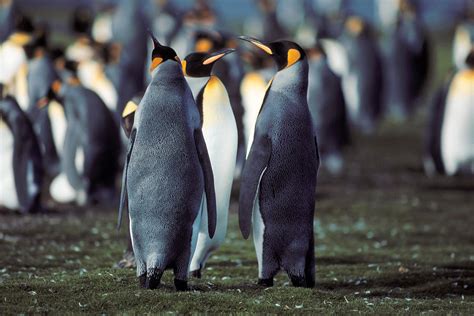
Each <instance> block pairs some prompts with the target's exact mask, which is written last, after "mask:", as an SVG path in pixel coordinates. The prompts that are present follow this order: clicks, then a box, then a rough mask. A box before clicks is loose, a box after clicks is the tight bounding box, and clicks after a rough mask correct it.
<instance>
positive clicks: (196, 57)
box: [181, 48, 235, 77]
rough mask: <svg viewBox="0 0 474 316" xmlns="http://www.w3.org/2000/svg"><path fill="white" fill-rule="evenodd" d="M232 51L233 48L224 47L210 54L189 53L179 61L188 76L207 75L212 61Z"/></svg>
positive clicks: (209, 72) (210, 69)
mask: <svg viewBox="0 0 474 316" xmlns="http://www.w3.org/2000/svg"><path fill="white" fill-rule="evenodd" d="M234 51H235V49H231V48H226V49H221V50H218V51H217V52H214V53H211V54H208V53H191V54H189V55H188V56H186V58H185V59H184V60H183V61H182V62H181V66H182V67H183V73H184V75H185V76H188V77H209V76H210V75H211V71H212V66H213V65H214V63H215V62H216V61H218V60H219V59H221V58H222V57H224V56H225V55H227V54H230V53H232V52H234Z"/></svg>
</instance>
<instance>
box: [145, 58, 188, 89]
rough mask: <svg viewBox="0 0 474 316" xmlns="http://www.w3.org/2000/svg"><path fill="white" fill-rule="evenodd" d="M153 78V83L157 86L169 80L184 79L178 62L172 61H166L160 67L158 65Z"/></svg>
mask: <svg viewBox="0 0 474 316" xmlns="http://www.w3.org/2000/svg"><path fill="white" fill-rule="evenodd" d="M151 77H152V79H151V82H152V83H155V84H156V83H160V82H164V81H167V80H169V81H173V80H176V79H179V78H184V76H183V70H182V69H181V66H180V65H178V63H177V62H175V61H172V60H166V61H164V62H163V63H161V64H160V65H158V67H156V68H155V69H154V70H153V71H152V72H151Z"/></svg>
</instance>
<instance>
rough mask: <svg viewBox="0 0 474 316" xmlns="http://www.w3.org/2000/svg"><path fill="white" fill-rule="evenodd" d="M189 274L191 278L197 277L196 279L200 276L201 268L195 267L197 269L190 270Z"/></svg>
mask: <svg viewBox="0 0 474 316" xmlns="http://www.w3.org/2000/svg"><path fill="white" fill-rule="evenodd" d="M191 275H192V276H193V278H197V279H200V278H201V276H202V275H201V269H197V270H194V271H191Z"/></svg>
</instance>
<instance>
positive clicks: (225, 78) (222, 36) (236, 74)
mask: <svg viewBox="0 0 474 316" xmlns="http://www.w3.org/2000/svg"><path fill="white" fill-rule="evenodd" d="M194 46H195V50H196V52H199V53H212V52H216V51H218V50H221V49H225V48H227V49H234V50H236V51H235V53H234V54H230V55H227V56H225V57H224V58H223V59H222V60H221V61H220V62H219V63H217V64H216V65H215V66H214V67H213V74H215V75H216V76H217V77H219V79H220V80H221V81H222V83H223V84H224V85H225V87H226V88H227V93H228V95H229V100H230V104H231V106H232V111H233V112H234V117H235V121H236V124H237V133H238V141H239V145H238V148H237V166H236V174H235V176H236V177H238V176H239V175H240V172H241V170H242V167H243V163H244V161H245V137H244V127H243V115H244V108H243V106H242V105H243V104H242V96H241V94H240V84H241V82H242V79H243V77H244V69H243V66H242V63H241V60H240V54H239V51H238V50H237V49H238V47H237V43H236V40H235V38H234V36H233V35H231V34H227V33H224V32H217V31H208V30H207V31H206V30H200V31H199V32H196V34H195V45H194ZM201 87H202V85H201Z"/></svg>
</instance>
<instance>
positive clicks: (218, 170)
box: [202, 104, 237, 237]
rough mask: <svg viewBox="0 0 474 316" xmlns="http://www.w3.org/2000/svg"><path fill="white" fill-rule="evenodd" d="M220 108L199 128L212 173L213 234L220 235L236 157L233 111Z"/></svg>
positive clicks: (228, 107) (225, 218)
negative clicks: (214, 221)
mask: <svg viewBox="0 0 474 316" xmlns="http://www.w3.org/2000/svg"><path fill="white" fill-rule="evenodd" d="M219 108H220V109H218V111H219V112H220V113H214V114H215V115H216V116H217V118H215V121H214V122H212V124H208V123H207V122H204V125H203V128H202V132H203V135H204V140H205V141H206V146H207V151H208V153H209V159H210V160H211V166H212V171H213V174H214V185H215V190H216V203H217V230H218V231H217V232H216V237H218V236H220V234H219V230H220V229H221V228H222V229H224V231H225V228H226V227H227V214H228V210H229V200H230V192H231V190H232V181H233V175H234V170H235V162H236V156H237V126H236V123H235V119H234V114H233V112H232V109H231V107H230V104H229V105H224V106H222V105H221V106H219ZM204 117H205V113H204ZM204 119H205V118H204Z"/></svg>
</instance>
